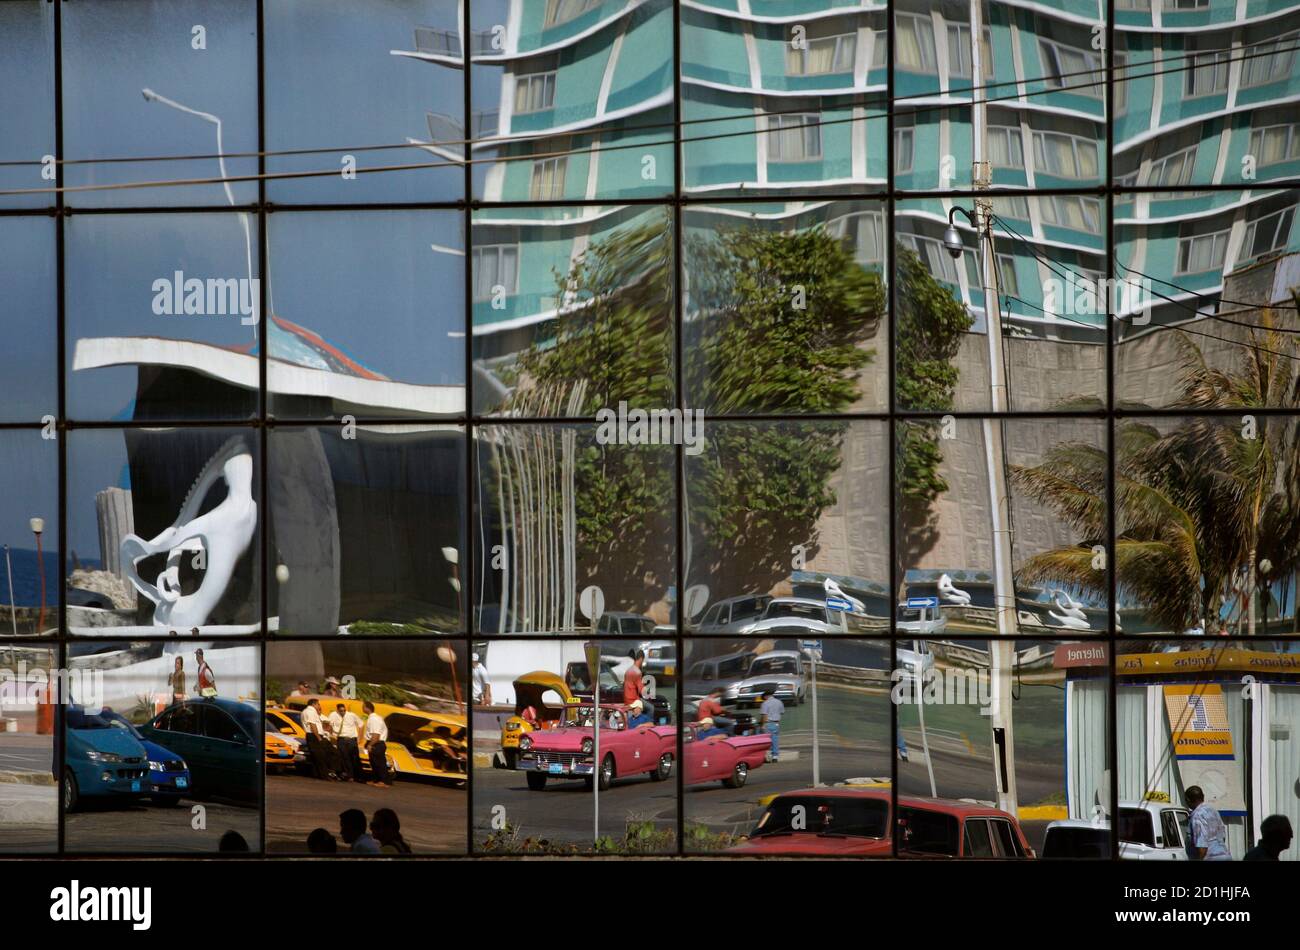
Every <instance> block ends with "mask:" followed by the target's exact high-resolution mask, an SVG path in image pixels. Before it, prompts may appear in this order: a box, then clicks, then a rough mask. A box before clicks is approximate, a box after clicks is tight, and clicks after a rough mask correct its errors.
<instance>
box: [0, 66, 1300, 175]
mask: <svg viewBox="0 0 1300 950" xmlns="http://www.w3.org/2000/svg"><path fill="white" fill-rule="evenodd" d="M1231 49H1233V48H1232V47H1225V48H1223V49H1222V50H1197V51H1193V52H1191V53H1183V54H1179V55H1177V56H1168V57H1157V58H1155V59H1152V60H1149V61H1147V62H1144V63H1143V64H1142V65H1144V66H1146V65H1154V64H1156V63H1161V62H1167V61H1174V60H1179V59H1189V58H1191V57H1194V56H1199V55H1203V54H1204V53H1207V52H1225V51H1229V50H1231ZM1288 50H1300V45H1297V46H1294V47H1287V48H1285V49H1281V48H1280V49H1277V50H1272V51H1270V52H1269V53H1267V54H1259V55H1276V54H1277V53H1279V52H1286V51H1288ZM1127 68H1128V67H1121V69H1127ZM1104 72H1105V67H1104V66H1102V67H1097V68H1095V69H1076V70H1071V71H1068V72H1060V73H1054V74H1052V75H1050V76H1048V75H1041V76H1026V77H1024V78H1022V79H1007V80H1000V81H998V82H990V83H982V84H978V85H970V86H958V87H955V88H949V89H948V90H946V92H945V90H942V89H936V90H933V91H930V92H923V93H915V94H914V95H911V96H904V97H896V98H895V100H894V101H895V102H896V103H897V102H907V101H908V100H911V99H922V98H926V97H929V96H936V95H957V94H966V93H973V92H976V91H981V92H982V91H987V90H989V89H1000V88H1002V87H1005V86H1020V85H1028V84H1030V83H1039V82H1047V81H1049V80H1060V79H1068V78H1073V77H1076V76H1095V75H1097V74H1098V73H1104ZM1131 78H1132V79H1140V78H1143V76H1141V75H1134V76H1133V77H1127V76H1126V77H1123V78H1119V79H1116V80H1115V81H1117V82H1129V81H1130V79H1131ZM1099 82H1102V83H1104V82H1105V79H1104V78H1103V79H1102V80H1099ZM1096 84H1097V83H1088V84H1085V85H1083V86H1080V87H1079V88H1088V87H1090V86H1092V85H1096ZM1071 88H1073V87H1071ZM1061 91H1064V90H1062V89H1056V88H1050V89H1045V90H1037V91H1034V92H1028V93H1025V95H1024V97H1023V98H1029V97H1031V96H1039V95H1048V94H1050V93H1053V92H1061ZM750 92H752V93H753V94H754V95H756V96H761V95H763V94H764V93H766V92H767V90H763V89H755V90H750ZM809 92H810V94H813V95H817V94H819V91H818V90H809ZM820 95H822V96H823V97H824V98H839V97H854V96H857V97H860V98H862V97H872V96H873V95H876V96H878V94H871V93H858V92H847V93H846V92H838V91H829V92H825V93H820ZM1013 98H1021V97H1020V96H1018V95H1017V96H1015V97H1013ZM985 101H986V102H988V101H1000V100H990V99H987V98H986V99H985ZM960 105H961V104H945V105H932V106H931V107H932V108H943V109H948V108H956V107H958V106H960ZM918 111H922V110H921V109H910V108H909V109H908V110H907V112H908V113H909V114H912V113H915V112H918ZM806 112H808V108H807V107H792V108H790V109H765V110H751V111H746V112H743V113H737V114H735V115H726V116H712V117H708V118H698V119H682V120H681V121H680V122H676V123H674V122H646V123H637V124H634V125H627V124H623V123H619V124H617V125H604V126H599V125H598V126H592V127H590V128H585V129H576V130H573V131H571V132H564V131H556V132H540V133H537V134H530V135H528V136H527V137H514V136H504V135H495V136H484V137H481V138H462V139H445V140H442V141H430V142H394V143H385V144H380V145H354V146H328V147H317V148H292V149H266V150H262V151H246V152H226V153H224V154H223V153H208V154H201V153H200V154H191V155H150V156H114V157H108V158H63V159H55V160H54V164H57V165H100V164H103V165H108V164H138V163H144V162H172V161H201V160H210V159H216V158H227V159H236V158H273V157H280V156H290V155H329V154H337V153H340V152H373V151H384V150H390V149H403V148H430V147H434V146H437V147H444V148H445V147H448V146H455V145H458V146H462V147H463V146H470V147H471V148H472V147H474V146H476V145H477V146H491V145H507V144H510V143H512V142H520V141H533V140H538V139H544V138H548V137H554V136H560V135H591V136H595V135H602V134H605V133H627V132H640V131H648V130H652V129H671V128H673V127H674V126H675V125H683V126H685V125H697V124H704V123H709V124H712V123H716V122H733V121H740V120H744V119H751V118H754V117H764V118H766V117H769V116H782V115H797V114H801V113H806ZM883 115H884V113H883V112H882V113H881V116H879V117H883ZM879 117H870V118H879ZM753 134H761V133H757V132H755V133H753ZM575 151H585V150H584V149H577V150H575ZM45 164H46V163H45V162H43V161H40V160H36V159H22V160H10V161H0V168H3V167H24V166H32V165H45ZM456 164H460V163H456Z"/></svg>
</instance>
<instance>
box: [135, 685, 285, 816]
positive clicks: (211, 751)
mask: <svg viewBox="0 0 1300 950" xmlns="http://www.w3.org/2000/svg"><path fill="white" fill-rule="evenodd" d="M140 734H141V735H142V736H143V737H144V738H145V739H147V740H148V741H150V742H157V743H159V744H161V745H164V746H165V747H166V748H169V749H172V750H173V751H175V752H177V753H179V754H180V755H181V756H182V757H183V758H184V759H185V761H186V762H187V763H188V764H189V767H190V777H191V784H192V786H193V791H192V794H193V795H194V796H195V797H203V798H209V797H219V798H228V799H237V800H241V801H256V800H257V796H258V792H259V790H260V789H261V784H262V781H261V775H260V774H259V772H260V769H261V762H260V761H259V759H260V758H261V753H262V749H263V747H264V745H265V738H264V736H265V735H266V723H265V721H264V717H263V716H262V715H261V711H260V710H258V709H257V707H256V706H252V705H250V704H249V703H241V702H238V701H236V700H233V699H220V698H215V697H214V698H210V699H187V700H185V701H183V702H179V703H173V704H172V705H170V706H168V707H167V708H166V709H164V710H163V711H162V712H160V713H159V714H158V715H156V716H154V717H153V719H151V720H150V721H149V722H148V723H147V724H146V725H143V726H141V727H140Z"/></svg>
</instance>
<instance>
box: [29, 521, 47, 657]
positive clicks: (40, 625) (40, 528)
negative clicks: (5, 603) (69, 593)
mask: <svg viewBox="0 0 1300 950" xmlns="http://www.w3.org/2000/svg"><path fill="white" fill-rule="evenodd" d="M28 524H30V525H31V529H32V534H34V535H36V573H38V574H39V575H40V576H41V612H40V614H39V619H37V621H36V632H37V633H40V632H41V631H42V630H44V629H45V556H44V554H43V553H42V550H41V535H43V534H44V533H45V519H44V518H33V519H32V520H31V521H30V522H28Z"/></svg>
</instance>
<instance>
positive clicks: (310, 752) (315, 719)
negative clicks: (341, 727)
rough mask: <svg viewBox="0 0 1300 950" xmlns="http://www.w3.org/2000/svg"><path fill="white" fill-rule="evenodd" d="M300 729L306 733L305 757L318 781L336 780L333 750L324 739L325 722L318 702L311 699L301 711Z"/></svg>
mask: <svg viewBox="0 0 1300 950" xmlns="http://www.w3.org/2000/svg"><path fill="white" fill-rule="evenodd" d="M302 728H303V731H304V732H305V733H307V756H308V758H309V759H310V760H311V767H312V771H314V772H315V773H316V777H317V778H319V779H330V780H333V779H336V778H337V777H338V776H337V775H336V774H335V773H336V771H337V770H336V769H335V768H334V754H333V753H334V749H333V747H332V746H330V744H329V742H328V741H327V740H326V738H325V720H323V719H322V718H321V714H320V700H319V699H311V700H308V701H307V705H306V706H304V707H303V710H302Z"/></svg>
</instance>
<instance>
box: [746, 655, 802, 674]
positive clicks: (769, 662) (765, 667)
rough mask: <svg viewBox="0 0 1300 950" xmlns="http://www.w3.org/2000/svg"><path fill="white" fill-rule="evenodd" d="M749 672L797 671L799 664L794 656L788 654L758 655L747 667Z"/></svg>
mask: <svg viewBox="0 0 1300 950" xmlns="http://www.w3.org/2000/svg"><path fill="white" fill-rule="evenodd" d="M749 672H750V673H751V674H752V675H754V676H759V675H762V674H766V673H798V672H799V664H797V663H796V662H795V660H794V657H789V656H774V657H770V658H764V657H759V658H758V659H757V660H755V661H754V663H753V665H752V666H751V667H750V668H749Z"/></svg>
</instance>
